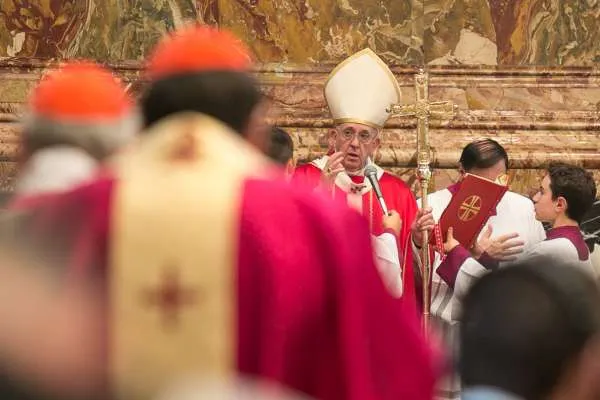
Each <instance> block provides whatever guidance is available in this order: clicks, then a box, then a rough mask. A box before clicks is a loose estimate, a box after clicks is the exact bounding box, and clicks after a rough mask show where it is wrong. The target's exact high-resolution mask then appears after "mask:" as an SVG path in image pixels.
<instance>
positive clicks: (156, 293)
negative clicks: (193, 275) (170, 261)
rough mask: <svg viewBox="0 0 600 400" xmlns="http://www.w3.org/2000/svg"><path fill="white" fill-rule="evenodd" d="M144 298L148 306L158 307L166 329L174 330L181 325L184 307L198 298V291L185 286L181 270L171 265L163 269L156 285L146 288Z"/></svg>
mask: <svg viewBox="0 0 600 400" xmlns="http://www.w3.org/2000/svg"><path fill="white" fill-rule="evenodd" d="M143 300H144V303H145V304H146V305H147V306H150V307H151V308H158V311H159V313H160V314H161V319H162V323H163V327H164V329H165V330H174V329H176V328H177V327H178V326H179V321H180V317H181V313H182V312H183V311H184V310H183V309H184V308H185V307H189V306H191V305H193V304H194V303H195V302H196V301H197V300H198V291H197V290H195V289H193V288H189V287H184V286H183V285H182V284H181V281H180V276H179V270H178V269H177V268H175V267H169V268H166V269H164V270H163V271H162V275H161V279H160V282H159V283H158V285H157V286H156V287H154V288H151V289H145V290H144V293H143Z"/></svg>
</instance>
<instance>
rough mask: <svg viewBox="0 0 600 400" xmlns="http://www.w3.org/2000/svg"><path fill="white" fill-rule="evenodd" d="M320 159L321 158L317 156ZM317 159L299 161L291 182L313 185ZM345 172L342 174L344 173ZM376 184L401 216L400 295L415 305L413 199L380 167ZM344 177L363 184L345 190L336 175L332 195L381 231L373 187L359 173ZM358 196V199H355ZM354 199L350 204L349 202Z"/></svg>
mask: <svg viewBox="0 0 600 400" xmlns="http://www.w3.org/2000/svg"><path fill="white" fill-rule="evenodd" d="M321 160H324V158H323V159H321ZM320 164H321V163H319V160H317V161H316V162H315V163H310V164H305V165H301V166H299V167H298V168H296V171H295V172H294V177H293V182H294V183H296V184H298V185H302V186H307V187H308V188H310V189H315V188H316V187H317V186H318V185H319V184H320V181H321V169H320V168H319V165H320ZM344 175H345V174H344ZM379 176H380V177H379V185H380V186H381V192H382V194H383V198H384V199H385V202H386V205H387V207H388V209H389V210H396V211H397V212H398V214H400V217H401V218H402V230H401V232H400V238H399V240H398V250H399V253H398V254H400V255H401V257H402V259H401V265H402V284H403V285H404V291H403V295H402V297H403V299H404V301H405V302H406V303H407V304H409V305H410V306H411V307H413V308H414V307H416V294H415V280H414V272H413V254H412V250H411V249H410V246H409V245H410V243H409V238H410V225H411V224H412V222H413V220H414V218H415V216H416V214H417V203H416V200H415V197H414V196H413V194H412V192H411V190H410V188H409V187H408V186H407V185H406V184H405V183H404V181H402V179H400V178H397V177H395V176H394V175H391V174H389V173H387V172H384V171H382V170H381V171H380V175H379ZM345 178H347V179H348V178H349V179H350V180H352V183H354V184H356V185H358V186H359V189H360V188H361V187H363V186H364V188H363V189H362V191H360V192H358V193H357V195H353V194H352V193H351V190H350V193H349V190H348V188H347V186H348V185H345V184H344V181H343V180H341V179H336V185H335V187H334V189H333V190H332V197H334V198H335V199H340V200H342V201H344V202H346V203H348V204H349V205H350V206H351V207H353V208H355V209H357V210H358V211H359V212H361V214H362V215H363V216H364V217H365V218H366V219H367V222H368V223H369V229H370V231H371V233H372V234H373V235H376V236H377V235H381V234H382V233H383V231H384V228H383V212H382V210H381V207H380V206H379V203H378V202H377V198H376V196H375V193H374V192H373V190H370V185H369V184H368V181H367V180H365V179H364V177H362V176H348V175H345ZM356 198H358V201H356ZM353 203H354V204H353Z"/></svg>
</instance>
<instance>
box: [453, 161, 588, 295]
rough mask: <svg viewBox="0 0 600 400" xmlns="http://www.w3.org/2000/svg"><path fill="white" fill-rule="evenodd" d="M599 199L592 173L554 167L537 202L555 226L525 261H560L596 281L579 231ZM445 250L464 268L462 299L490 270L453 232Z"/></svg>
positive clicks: (541, 216)
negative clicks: (597, 198) (585, 216)
mask: <svg viewBox="0 0 600 400" xmlns="http://www.w3.org/2000/svg"><path fill="white" fill-rule="evenodd" d="M595 198H596V184H595V182H594V178H593V177H592V175H591V174H590V173H589V172H587V171H585V170H584V169H583V168H581V167H576V166H572V165H567V164H553V165H551V166H550V167H549V168H548V170H547V173H546V175H545V176H544V178H543V179H542V181H541V183H540V188H539V190H538V191H537V193H536V194H535V196H534V197H533V201H534V203H535V215H536V218H537V219H538V220H539V221H542V222H547V223H549V224H551V226H552V228H551V229H550V230H549V231H548V232H546V239H545V240H544V241H542V242H539V243H537V244H535V245H534V246H532V247H530V248H529V249H528V250H527V251H525V252H524V253H523V256H522V257H521V258H522V259H523V260H526V261H527V262H529V263H531V264H534V265H539V266H540V267H544V266H545V265H546V264H547V263H548V262H560V263H561V264H564V265H566V266H569V267H575V268H580V269H581V270H583V271H585V272H586V273H588V274H589V275H590V276H592V277H594V278H595V277H596V271H595V270H594V267H593V265H592V260H591V257H590V252H589V249H588V247H587V245H586V243H585V240H584V238H583V234H582V233H581V230H580V228H579V223H580V222H581V220H582V219H583V216H584V215H585V214H586V213H587V212H588V210H589V209H590V208H591V207H592V204H593V203H594V199H595ZM444 247H445V249H446V250H448V251H450V252H452V253H455V254H456V255H455V257H454V259H453V262H454V263H457V262H460V263H461V264H462V265H463V266H462V267H461V268H460V271H459V273H458V277H457V279H456V287H455V295H456V296H457V298H458V299H459V300H460V298H461V297H462V296H463V295H464V293H466V291H467V290H468V289H469V287H470V286H471V285H472V283H473V281H474V280H476V279H477V278H479V277H480V276H481V275H483V274H485V273H486V272H487V269H486V268H485V267H484V266H483V265H482V264H480V263H478V262H477V261H475V260H474V259H473V258H472V257H471V256H470V254H469V252H468V251H466V250H465V249H464V248H463V247H462V246H461V245H460V244H459V243H458V242H457V241H456V240H455V239H454V238H453V237H452V234H451V232H450V234H449V235H448V238H447V240H446V243H445V244H444Z"/></svg>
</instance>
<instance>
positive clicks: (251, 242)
mask: <svg viewBox="0 0 600 400" xmlns="http://www.w3.org/2000/svg"><path fill="white" fill-rule="evenodd" d="M144 140H145V142H142V145H141V146H140V147H141V149H142V150H139V149H138V150H134V151H133V152H132V153H130V154H128V155H127V157H124V158H123V159H122V160H120V161H119V162H117V163H116V164H115V168H114V172H112V173H110V174H105V175H104V176H103V177H101V178H100V179H98V180H97V181H95V182H93V183H90V184H88V185H85V186H82V187H80V188H77V189H75V190H74V191H72V192H70V193H66V194H62V195H58V196H55V197H54V198H53V199H51V200H47V201H46V202H45V203H44V205H43V206H37V207H36V208H35V209H34V210H30V211H31V213H32V216H33V222H34V224H33V225H32V229H34V230H35V232H34V235H35V236H37V237H38V238H43V239H44V241H45V244H46V245H48V244H54V247H55V249H57V248H60V249H63V250H64V251H66V254H67V255H68V257H67V262H68V263H69V269H70V273H71V278H72V279H73V280H74V282H76V281H77V280H78V279H89V277H90V276H99V277H100V281H101V282H102V288H103V292H104V293H105V295H106V300H107V301H106V305H107V307H106V311H105V320H106V333H107V334H106V336H105V337H106V342H105V343H104V346H105V348H106V355H107V359H106V365H107V378H108V382H109V386H110V387H111V388H112V389H113V390H116V392H117V393H118V394H120V395H122V396H125V398H127V397H126V396H129V398H135V397H136V396H140V395H141V396H146V395H150V394H151V393H153V392H155V391H156V390H160V389H161V388H162V387H164V385H168V384H169V383H171V382H172V380H173V379H178V378H180V377H182V376H185V374H188V373H193V372H198V373H200V374H203V375H204V374H208V375H211V376H212V375H219V376H223V375H234V374H242V375H244V376H250V377H258V378H265V379H270V380H274V381H276V382H279V383H282V384H284V385H286V386H288V387H290V388H292V389H295V390H298V391H300V392H303V393H306V394H308V395H310V396H312V397H314V398H317V399H332V400H333V399H340V400H342V399H344V400H352V399H357V400H359V399H360V400H363V399H390V400H391V399H395V400H396V399H414V400H420V399H423V400H425V399H427V400H429V399H431V398H432V395H433V387H434V381H435V373H434V368H433V363H432V355H431V352H430V348H429V346H428V345H427V343H426V342H425V340H424V338H423V337H422V335H421V330H420V327H419V323H418V321H417V320H416V318H415V316H414V313H412V312H411V311H409V310H408V309H407V308H406V307H405V306H404V305H403V303H401V302H400V303H399V302H398V300H395V299H393V298H392V297H391V296H389V295H388V293H387V291H386V290H385V288H384V286H383V283H382V282H381V279H380V277H379V275H378V273H377V269H376V267H375V265H374V259H373V255H372V248H371V241H370V236H369V228H368V224H367V222H366V221H365V220H364V219H363V218H361V217H360V216H359V215H358V214H356V213H354V212H352V211H350V210H348V209H347V208H346V207H339V206H337V205H335V204H333V203H332V202H331V201H330V200H328V199H324V198H322V196H319V195H318V194H314V193H312V192H311V191H306V190H303V189H302V188H295V187H293V186H291V185H289V184H288V183H286V182H284V181H273V180H265V179H263V178H262V177H260V176H258V177H257V176H252V175H250V173H249V172H248V171H251V170H254V171H255V172H257V171H259V170H261V169H263V167H264V166H265V164H264V161H263V160H262V158H261V159H258V157H257V156H256V155H255V154H251V153H252V151H250V150H249V149H248V147H247V145H245V144H244V143H243V142H241V141H240V139H239V137H237V136H236V135H235V134H233V133H231V132H229V131H228V130H226V129H225V128H224V127H223V126H222V125H220V124H218V123H216V122H215V121H214V120H212V119H209V118H206V117H201V116H198V115H190V116H187V118H185V117H183V116H180V117H178V118H175V119H173V120H170V121H166V122H164V123H161V124H159V125H158V126H157V127H156V128H154V129H153V130H152V131H150V132H148V133H147V134H146V135H145V139H144ZM215 171H218V173H215ZM374 208H375V207H374ZM393 208H397V207H396V206H393ZM375 215H377V214H375ZM57 227H58V228H57ZM57 229H58V231H59V232H60V235H56V234H55V232H57ZM58 236H61V237H60V238H58ZM399 310H400V312H399Z"/></svg>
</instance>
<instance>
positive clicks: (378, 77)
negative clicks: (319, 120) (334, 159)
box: [325, 48, 401, 129]
mask: <svg viewBox="0 0 600 400" xmlns="http://www.w3.org/2000/svg"><path fill="white" fill-rule="evenodd" d="M400 99H401V94H400V86H399V85H398V81H397V80H396V78H395V77H394V74H393V73H392V71H390V69H389V68H388V66H387V65H386V64H385V63H384V62H383V60H382V59H381V58H379V57H378V56H377V54H375V53H374V52H373V51H372V50H371V49H368V48H367V49H364V50H361V51H359V52H358V53H355V54H353V55H352V56H350V57H348V58H347V59H345V60H344V61H342V62H341V63H340V64H339V65H338V66H337V67H335V68H334V70H333V71H331V74H329V78H328V79H327V82H326V83H325V100H326V101H327V105H328V106H329V111H330V112H331V116H332V118H333V120H334V122H335V123H336V124H340V123H344V122H354V123H360V124H365V125H369V126H372V127H375V128H378V129H380V128H382V127H383V125H384V124H385V122H386V121H387V119H388V117H389V116H390V114H389V112H388V111H387V110H388V109H389V107H390V106H391V105H392V104H398V103H400Z"/></svg>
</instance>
